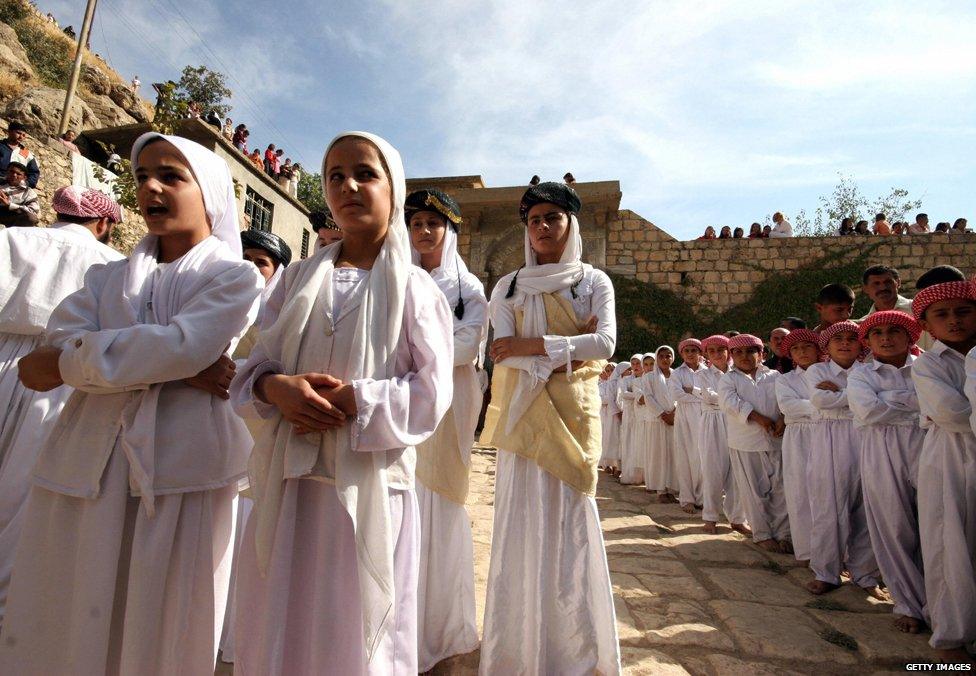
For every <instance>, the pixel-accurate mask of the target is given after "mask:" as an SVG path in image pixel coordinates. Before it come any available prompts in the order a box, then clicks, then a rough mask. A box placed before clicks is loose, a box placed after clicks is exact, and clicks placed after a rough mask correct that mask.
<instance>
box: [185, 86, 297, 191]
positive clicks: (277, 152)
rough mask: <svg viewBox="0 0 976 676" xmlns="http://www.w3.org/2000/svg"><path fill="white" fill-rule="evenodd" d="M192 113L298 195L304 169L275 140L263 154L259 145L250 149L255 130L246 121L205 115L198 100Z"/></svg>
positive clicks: (284, 187)
mask: <svg viewBox="0 0 976 676" xmlns="http://www.w3.org/2000/svg"><path fill="white" fill-rule="evenodd" d="M189 116H190V117H191V118H195V119H198V120H202V121H204V122H206V123H208V124H210V125H212V126H213V127H215V128H216V129H217V130H218V131H219V132H220V133H221V135H222V136H223V137H224V138H226V139H227V140H228V141H230V142H231V144H232V145H233V146H234V147H235V148H237V150H239V151H240V152H241V153H242V154H243V155H244V156H245V157H247V159H248V160H249V161H250V162H251V164H253V165H254V168H255V169H257V170H259V171H263V172H264V173H266V174H267V175H268V176H270V177H271V180H272V181H275V182H276V183H277V184H278V185H279V186H281V189H282V190H284V191H285V192H286V193H288V194H289V195H291V196H292V197H296V198H297V197H298V182H299V180H300V179H301V177H302V171H303V169H302V166H301V165H300V164H299V163H298V162H294V163H293V162H292V161H291V158H290V157H284V155H285V151H284V149H282V148H277V147H275V144H274V143H269V144H268V147H267V148H266V149H265V151H264V153H263V154H262V153H261V151H260V150H258V149H257V148H254V149H253V150H250V151H249V150H248V147H247V144H248V139H249V137H250V136H251V132H250V131H249V130H248V128H247V125H246V124H238V125H235V124H234V121H233V120H232V119H231V118H229V117H227V118H225V119H224V121H223V123H221V121H220V118H219V117H218V116H217V113H216V111H213V110H211V111H210V112H209V113H207V115H205V116H204V115H203V114H202V111H201V109H200V106H199V105H198V104H197V103H195V102H194V103H191V104H190V111H189Z"/></svg>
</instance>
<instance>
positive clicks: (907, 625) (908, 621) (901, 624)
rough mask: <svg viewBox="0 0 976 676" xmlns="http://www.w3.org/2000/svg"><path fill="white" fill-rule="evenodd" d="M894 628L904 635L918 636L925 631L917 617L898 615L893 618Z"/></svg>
mask: <svg viewBox="0 0 976 676" xmlns="http://www.w3.org/2000/svg"><path fill="white" fill-rule="evenodd" d="M895 628H896V629H897V630H898V631H901V632H904V633H906V634H918V633H919V632H921V631H922V630H923V629H925V623H924V622H922V621H921V620H920V619H918V618H917V617H909V616H908V615H898V616H896V617H895Z"/></svg>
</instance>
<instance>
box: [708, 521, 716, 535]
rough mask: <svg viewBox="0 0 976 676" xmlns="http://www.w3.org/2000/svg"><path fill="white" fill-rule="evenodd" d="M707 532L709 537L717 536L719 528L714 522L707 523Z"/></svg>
mask: <svg viewBox="0 0 976 676" xmlns="http://www.w3.org/2000/svg"><path fill="white" fill-rule="evenodd" d="M705 532H706V533H708V534H709V535H715V534H717V533H718V526H716V525H715V522H714V521H706V522H705Z"/></svg>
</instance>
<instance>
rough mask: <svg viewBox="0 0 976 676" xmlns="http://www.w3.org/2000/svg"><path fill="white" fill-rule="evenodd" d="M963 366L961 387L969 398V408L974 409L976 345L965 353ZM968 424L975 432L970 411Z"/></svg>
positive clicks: (974, 417)
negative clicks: (962, 386)
mask: <svg viewBox="0 0 976 676" xmlns="http://www.w3.org/2000/svg"><path fill="white" fill-rule="evenodd" d="M965 368H966V385H965V387H964V388H963V389H964V391H965V393H966V398H967V399H969V406H970V409H971V410H974V411H976V347H974V348H973V349H972V350H970V351H969V354H967V355H966V362H965ZM969 424H970V425H971V426H972V428H973V433H974V434H976V415H974V414H972V413H970V415H969Z"/></svg>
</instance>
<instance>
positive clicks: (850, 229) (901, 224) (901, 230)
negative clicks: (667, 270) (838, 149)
mask: <svg viewBox="0 0 976 676" xmlns="http://www.w3.org/2000/svg"><path fill="white" fill-rule="evenodd" d="M931 232H944V233H949V234H962V233H966V232H972V231H971V230H969V225H968V222H967V221H966V219H965V218H957V219H956V220H955V221H954V222H953V223H949V221H942V222H940V223H938V224H937V225H936V226H935V228H930V227H929V217H928V215H927V214H921V213H920V214H917V215H916V216H915V222H914V223H909V222H908V221H895V222H894V223H889V222H888V218H887V216H885V215H884V214H877V215H876V216H875V217H874V224H873V225H871V224H869V223H868V221H864V220H857V219H854V218H845V219H843V220H842V221H841V222H840V226H839V227H838V228H837V231H836V232H833V233H831V234H833V235H835V236H838V237H871V236H874V235H878V236H881V237H887V236H890V235H924V234H928V233H931ZM792 236H793V226H792V224H790V222H789V221H788V220H786V217H785V216H783V214H782V213H780V212H778V211H777V212H776V213H775V214H773V225H771V226H770V225H766V226H763V225H760V224H759V223H753V224H752V225H751V226H750V227H749V234H748V235H746V234H745V230H743V229H742V228H738V227H737V228H735V229H734V230H733V229H732V228H731V227H730V226H728V225H726V226H724V227H723V228H722V229H721V230H720V231H719V233H718V234H717V235H716V234H715V228H714V227H712V226H711V225H710V226H708V227H707V228H705V234H704V235H702V236H701V237H699V238H698V239H700V240H703V239H777V238H782V237H792Z"/></svg>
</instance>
